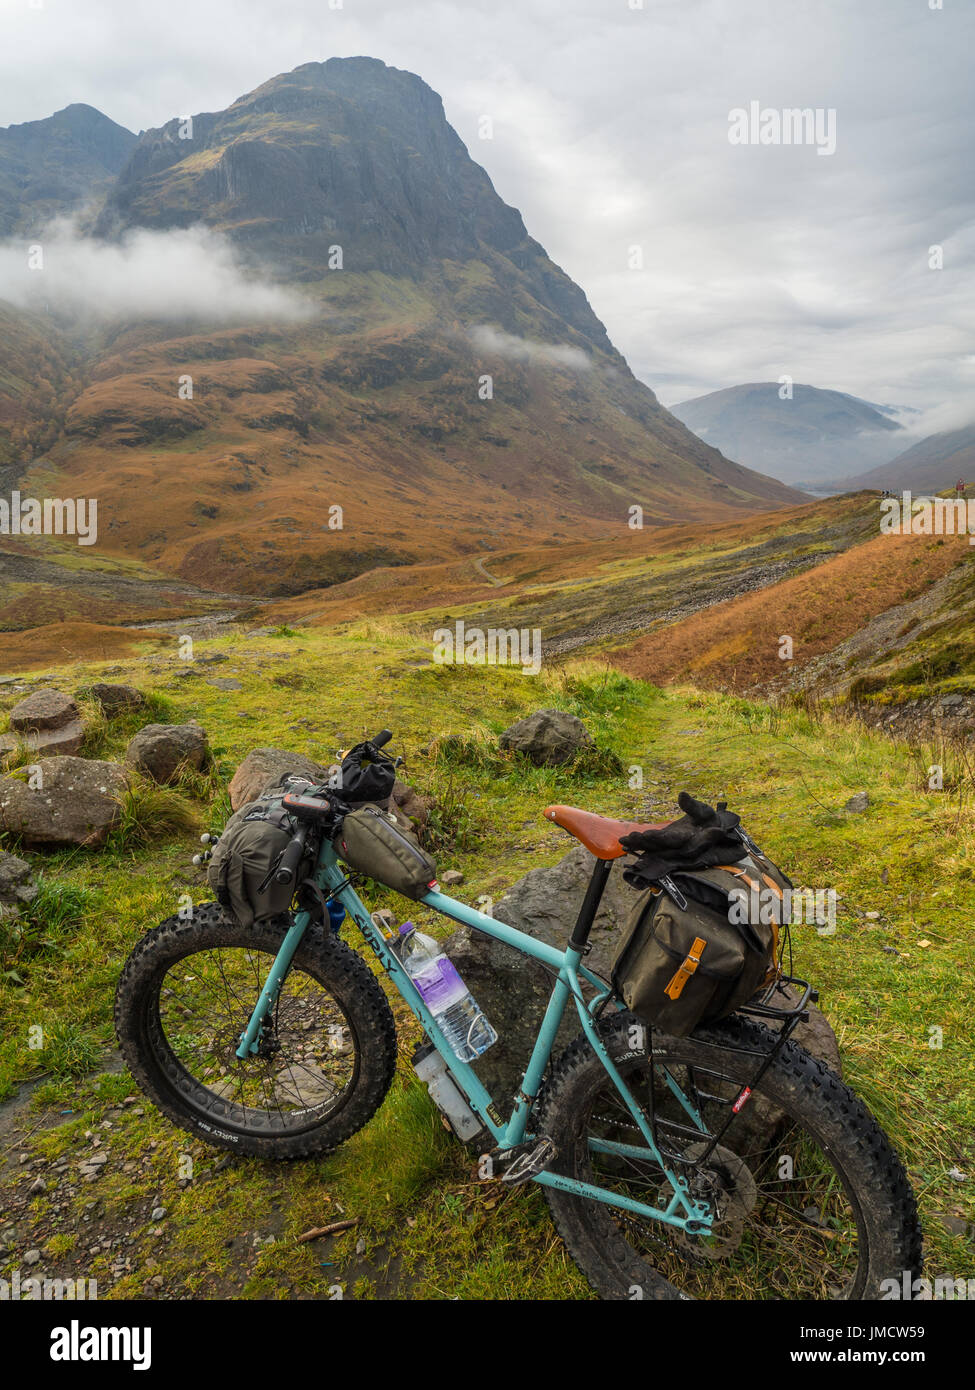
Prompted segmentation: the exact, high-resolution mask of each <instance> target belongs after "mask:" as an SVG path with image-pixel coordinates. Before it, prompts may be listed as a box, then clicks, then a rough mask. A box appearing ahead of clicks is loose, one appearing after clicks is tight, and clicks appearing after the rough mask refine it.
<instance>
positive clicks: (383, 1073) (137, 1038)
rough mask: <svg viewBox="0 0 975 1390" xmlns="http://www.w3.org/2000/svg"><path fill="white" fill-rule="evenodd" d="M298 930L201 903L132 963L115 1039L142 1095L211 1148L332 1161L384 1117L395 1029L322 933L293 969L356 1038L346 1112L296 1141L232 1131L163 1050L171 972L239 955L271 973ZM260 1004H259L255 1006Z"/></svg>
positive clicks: (373, 990)
mask: <svg viewBox="0 0 975 1390" xmlns="http://www.w3.org/2000/svg"><path fill="white" fill-rule="evenodd" d="M289 926H290V919H289V918H288V917H286V916H278V917H270V918H266V919H265V920H264V921H260V922H256V923H255V924H254V925H253V926H252V927H248V928H243V927H241V926H239V925H238V924H237V923H236V922H235V921H234V920H233V919H232V918H231V917H230V916H229V915H228V914H227V913H226V912H224V910H223V908H222V907H221V906H220V905H219V904H218V903H200V904H198V905H197V906H196V907H194V909H193V914H192V917H189V918H187V919H186V920H185V921H181V920H180V919H179V917H170V918H167V920H166V921H165V922H161V923H160V924H159V926H158V927H155V928H153V930H152V931H150V932H147V933H146V935H145V936H144V937H143V938H142V940H141V941H140V942H139V943H138V945H137V946H136V947H135V949H134V950H133V952H132V954H131V955H130V956H129V958H128V960H127V961H126V964H125V967H124V969H123V971H122V975H121V978H120V979H119V982H118V987H117V989H116V992H115V1029H116V1032H117V1034H118V1038H119V1043H120V1044H121V1048H122V1055H123V1056H124V1058H125V1061H126V1063H127V1064H128V1067H129V1070H130V1071H131V1073H132V1075H133V1077H134V1078H135V1080H136V1082H137V1083H138V1085H139V1086H140V1087H141V1089H142V1090H143V1091H144V1092H145V1093H146V1095H147V1096H148V1097H149V1098H150V1099H151V1100H152V1102H153V1103H154V1104H155V1105H156V1106H158V1108H159V1109H160V1110H161V1111H162V1112H163V1114H165V1115H167V1116H168V1117H169V1118H170V1119H171V1120H173V1121H174V1122H175V1123H176V1124H177V1125H180V1126H181V1127H182V1128H183V1129H186V1130H189V1131H190V1133H192V1134H195V1135H196V1136H197V1137H198V1138H200V1139H202V1140H203V1141H204V1142H205V1143H207V1144H211V1145H215V1146H217V1147H219V1148H225V1149H230V1150H232V1151H233V1152H234V1153H239V1154H247V1155H250V1156H253V1157H255V1158H265V1159H281V1158H285V1159H290V1158H308V1157H311V1156H312V1155H320V1154H324V1153H328V1152H330V1150H332V1149H334V1148H335V1147H336V1146H337V1145H338V1144H341V1143H343V1141H344V1140H346V1139H348V1138H349V1137H350V1136H351V1135H353V1134H355V1133H356V1131H357V1130H359V1129H361V1128H362V1126H363V1125H364V1124H366V1123H367V1121H368V1120H370V1119H371V1118H372V1116H373V1115H374V1114H375V1113H376V1111H377V1110H378V1109H379V1106H380V1105H381V1104H382V1102H383V1099H384V1097H385V1095H386V1092H387V1091H388V1090H389V1087H390V1084H391V1082H392V1079H393V1073H394V1071H395V1067H396V1025H395V1022H394V1020H393V1015H392V1012H391V1010H390V1007H389V1004H388V1002H387V1000H386V996H385V995H384V994H383V992H382V989H381V988H380V986H379V982H378V981H377V980H376V978H375V976H374V975H373V974H372V972H371V971H370V970H369V968H368V966H367V965H366V963H365V961H363V960H362V959H361V958H360V957H359V956H357V955H356V953H355V952H354V951H353V950H352V949H351V948H350V947H349V946H347V945H346V944H345V942H344V941H341V940H340V939H339V938H338V937H337V936H334V935H333V934H332V933H331V932H330V931H329V932H327V933H326V932H325V931H323V929H322V927H321V926H320V925H312V926H310V927H309V928H308V930H307V932H306V933H305V935H304V937H303V938H302V941H301V944H300V946H299V947H298V950H297V952H296V954H295V959H294V967H293V968H294V969H299V970H303V971H304V972H306V973H307V974H308V975H309V976H311V977H312V978H313V979H314V980H316V981H317V982H318V983H319V984H320V985H322V986H324V987H325V988H326V989H327V990H328V991H329V993H330V994H331V995H332V997H333V998H334V999H335V1000H336V1002H337V1003H338V1004H339V1005H340V1006H341V1008H342V1010H343V1011H344V1013H345V1015H346V1018H347V1019H348V1021H349V1023H350V1025H351V1027H352V1029H353V1032H354V1034H355V1045H356V1049H357V1066H356V1072H355V1076H354V1079H353V1081H352V1083H351V1085H350V1087H349V1089H348V1092H347V1094H346V1096H345V1098H344V1101H343V1103H342V1105H341V1106H340V1107H338V1108H336V1109H335V1110H333V1111H331V1112H330V1113H329V1114H327V1115H325V1116H324V1117H323V1118H322V1119H320V1120H319V1121H318V1122H317V1123H314V1124H312V1125H310V1126H309V1128H307V1129H304V1130H297V1131H295V1132H292V1133H280V1132H279V1133H274V1134H272V1133H267V1132H260V1130H259V1129H255V1128H254V1127H250V1128H245V1127H236V1128H235V1127H233V1126H232V1125H230V1124H228V1123H227V1121H226V1120H219V1121H216V1122H215V1121H214V1117H213V1116H212V1115H209V1116H208V1115H207V1113H206V1112H205V1110H202V1109H200V1108H199V1107H195V1106H194V1105H193V1104H192V1103H191V1099H190V1097H189V1096H188V1094H187V1092H188V1090H190V1089H191V1088H189V1087H188V1086H187V1077H186V1073H185V1072H184V1071H183V1070H182V1068H181V1067H179V1064H178V1063H177V1062H176V1061H175V1059H174V1058H173V1056H172V1054H171V1053H170V1052H169V1049H168V1048H167V1047H165V1046H164V1045H162V1033H161V1028H160V1024H159V1013H158V1000H159V990H160V988H161V986H162V982H163V979H164V978H165V975H166V972H167V971H168V970H169V969H171V968H172V966H173V965H174V964H176V962H178V961H179V960H182V959H185V958H187V957H189V956H192V955H193V954H194V953H196V952H198V951H206V950H213V949H218V948H220V947H237V948H240V949H244V950H251V951H262V952H268V953H269V955H268V957H267V959H268V964H270V960H271V958H272V957H273V955H274V954H275V953H276V951H277V949H278V946H279V945H280V943H281V940H282V938H283V936H284V934H285V932H286V931H287V930H288V927H289ZM255 1002H256V998H255Z"/></svg>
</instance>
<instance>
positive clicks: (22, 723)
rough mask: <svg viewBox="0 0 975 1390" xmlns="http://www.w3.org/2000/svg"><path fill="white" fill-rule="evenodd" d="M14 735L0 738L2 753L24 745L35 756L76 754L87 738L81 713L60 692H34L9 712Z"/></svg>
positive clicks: (69, 699) (66, 696) (70, 699)
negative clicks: (38, 754) (19, 744)
mask: <svg viewBox="0 0 975 1390" xmlns="http://www.w3.org/2000/svg"><path fill="white" fill-rule="evenodd" d="M10 729H11V732H10V733H9V734H7V735H5V736H4V737H3V738H2V739H0V754H3V753H9V752H10V751H12V750H13V749H14V748H16V747H17V745H18V743H24V744H26V745H27V747H28V748H29V749H30V750H31V752H34V753H41V754H48V755H49V756H54V755H55V754H57V753H63V754H65V755H70V754H72V753H77V751H78V749H79V748H80V747H81V744H82V740H83V739H84V736H85V726H84V724H83V723H82V720H81V710H80V709H79V708H78V705H77V704H76V703H75V701H74V700H73V699H72V698H71V696H70V695H65V694H64V693H63V692H62V691H60V690H35V691H34V692H33V694H31V695H27V696H25V698H24V699H23V700H21V701H19V702H18V703H17V704H16V705H14V707H13V709H12V710H11V711H10Z"/></svg>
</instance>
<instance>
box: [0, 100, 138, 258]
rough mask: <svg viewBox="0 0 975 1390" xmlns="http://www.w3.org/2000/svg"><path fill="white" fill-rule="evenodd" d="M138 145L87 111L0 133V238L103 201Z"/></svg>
mask: <svg viewBox="0 0 975 1390" xmlns="http://www.w3.org/2000/svg"><path fill="white" fill-rule="evenodd" d="M137 141H138V136H136V135H133V134H132V132H131V131H130V130H126V129H125V128H124V126H120V125H116V123H115V122H114V121H112V120H109V118H108V117H107V116H103V115H102V113H101V112H100V111H96V110H95V108H94V107H93V106H86V105H84V104H81V103H75V104H73V105H71V106H66V107H65V108H64V109H63V110H62V111H57V112H55V114H54V115H53V116H48V117H46V118H45V119H44V120H41V121H27V122H25V123H24V124H22V125H12V126H7V127H5V128H3V129H0V236H11V235H14V234H16V233H21V232H23V233H32V232H39V231H41V230H42V228H43V226H44V224H45V223H47V222H49V221H50V219H51V218H52V217H55V216H57V215H58V214H59V213H69V212H73V211H74V210H75V209H76V208H78V207H79V206H81V205H83V204H84V203H86V202H88V201H89V200H91V199H97V198H101V197H104V195H105V194H106V193H107V191H108V188H109V186H110V185H111V183H112V182H113V181H114V179H115V176H116V175H117V174H118V172H119V170H120V169H121V168H122V166H123V165H124V164H125V162H126V160H127V159H128V157H129V155H130V154H131V153H132V150H133V148H134V147H135V145H136V143H137Z"/></svg>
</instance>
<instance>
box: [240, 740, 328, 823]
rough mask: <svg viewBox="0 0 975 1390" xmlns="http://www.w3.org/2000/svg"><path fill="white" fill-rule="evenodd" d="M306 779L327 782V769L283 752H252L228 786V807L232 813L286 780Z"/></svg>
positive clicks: (300, 754) (272, 750)
mask: <svg viewBox="0 0 975 1390" xmlns="http://www.w3.org/2000/svg"><path fill="white" fill-rule="evenodd" d="M290 776H295V777H307V778H308V780H309V781H310V782H324V781H326V780H327V779H328V768H326V767H322V765H321V763H316V762H314V761H313V760H312V759H311V758H306V757H305V755H304V753H288V752H286V751H285V749H283V748H255V749H253V750H252V751H251V752H250V753H248V754H247V757H246V758H245V759H244V761H243V762H242V763H241V764H240V766H239V767H238V769H237V771H236V772H235V773H234V775H233V778H232V779H231V782H230V805H231V807H232V808H233V809H234V810H235V811H239V810H240V808H241V806H246V805H247V803H248V802H250V801H256V800H257V798H258V797H259V796H263V794H264V793H265V792H266V791H269V790H270V789H271V788H272V787H276V786H278V785H279V784H280V782H281V781H282V780H283V779H284V778H285V777H290Z"/></svg>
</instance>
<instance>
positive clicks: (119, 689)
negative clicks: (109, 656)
mask: <svg viewBox="0 0 975 1390" xmlns="http://www.w3.org/2000/svg"><path fill="white" fill-rule="evenodd" d="M91 696H92V699H93V700H97V701H98V703H99V704H100V705H101V707H102V709H103V710H104V711H105V713H106V714H107V715H108V717H109V719H111V718H112V716H113V715H115V714H124V713H126V711H128V710H133V709H141V708H142V706H143V705H144V704H145V702H146V697H145V696H144V695H143V693H142V691H141V690H136V688H135V686H133V685H106V684H105V683H104V682H102V681H99V682H98V684H97V685H93V686H92V687H91Z"/></svg>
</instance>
